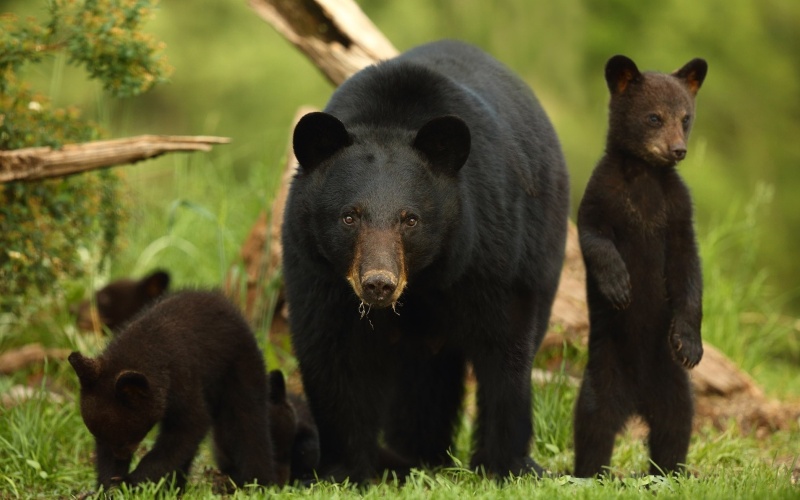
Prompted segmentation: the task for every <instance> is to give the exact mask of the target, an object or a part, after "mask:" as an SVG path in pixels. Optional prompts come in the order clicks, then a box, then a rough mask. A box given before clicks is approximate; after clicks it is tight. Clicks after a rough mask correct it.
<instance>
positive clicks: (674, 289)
mask: <svg viewBox="0 0 800 500" xmlns="http://www.w3.org/2000/svg"><path fill="white" fill-rule="evenodd" d="M706 71H707V65H706V62H705V61H704V60H702V59H694V60H692V61H690V62H689V63H687V64H686V65H685V66H683V67H682V68H681V69H679V70H677V71H676V72H674V73H672V74H664V73H655V72H645V73H641V72H639V70H638V68H637V67H636V65H635V64H634V62H633V61H631V60H630V59H628V58H627V57H624V56H615V57H612V58H611V59H610V60H609V61H608V63H607V65H606V82H607V84H608V88H609V90H610V91H611V101H610V105H609V129H608V138H607V143H606V152H605V155H604V156H603V158H602V159H601V160H600V162H599V164H598V165H597V167H596V168H595V170H594V173H593V174H592V177H591V179H590V180H589V184H588V186H587V187H586V192H585V194H584V196H583V199H582V201H581V205H580V209H579V211H578V230H579V234H580V243H581V250H582V252H583V258H584V262H585V264H586V271H587V280H586V290H587V299H588V302H589V316H590V323H591V331H590V336H589V362H588V365H587V367H586V372H585V375H584V379H583V383H582V385H581V390H580V395H579V397H578V402H577V404H576V408H575V475H576V476H580V477H587V476H593V475H595V474H600V473H602V472H603V469H604V467H606V466H608V465H609V463H610V460H611V453H612V451H613V446H614V438H615V435H616V434H617V432H618V431H619V430H620V429H621V428H622V427H623V425H624V424H625V422H626V421H627V419H628V417H630V416H631V415H634V414H638V415H640V416H641V417H642V418H643V419H644V420H645V421H646V422H647V424H648V425H649V427H650V435H649V438H648V445H649V449H650V458H651V461H652V465H651V467H650V473H651V474H658V473H662V472H669V471H676V470H679V469H680V468H681V466H682V464H683V463H685V460H686V453H687V449H688V446H689V438H690V434H691V427H692V415H693V405H692V394H691V386H690V383H689V378H688V375H687V372H686V369H687V368H692V367H693V366H695V365H696V364H697V363H698V362H699V361H700V358H701V357H702V354H703V345H702V341H701V338H700V323H701V319H702V276H701V271H700V260H699V257H698V252H697V245H696V242H695V236H694V229H693V223H692V202H691V198H690V195H689V191H688V189H687V188H686V186H685V185H684V183H683V182H682V180H681V178H680V177H679V176H678V173H677V170H676V165H677V163H678V162H679V161H681V160H682V159H683V158H684V157H685V156H686V149H687V148H686V141H687V139H688V136H689V131H690V129H691V126H692V122H693V121H694V110H695V95H696V94H697V91H698V90H699V88H700V86H701V85H702V83H703V80H704V78H705V75H706Z"/></svg>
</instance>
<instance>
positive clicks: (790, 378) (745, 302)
mask: <svg viewBox="0 0 800 500" xmlns="http://www.w3.org/2000/svg"><path fill="white" fill-rule="evenodd" d="M773 197H774V189H773V188H772V187H770V186H767V185H765V184H759V185H758V186H757V187H756V189H755V192H754V194H753V196H752V198H751V199H750V200H749V201H748V202H747V203H746V204H744V205H743V206H742V204H741V203H738V202H735V201H734V202H733V203H731V205H730V207H729V208H728V210H727V211H726V212H725V213H724V214H722V215H721V216H720V217H717V218H716V220H714V221H713V222H712V223H710V224H709V228H708V229H706V230H705V231H704V232H705V233H706V236H705V237H704V238H703V240H702V241H701V245H700V249H701V257H702V261H703V270H704V273H703V274H704V282H705V287H706V292H705V294H704V304H703V309H704V320H703V338H704V339H705V340H706V341H708V342H710V343H711V344H713V345H714V346H716V347H718V348H720V349H721V350H722V351H723V352H725V354H727V355H728V356H730V357H731V358H732V359H733V360H734V361H735V362H736V363H737V365H739V366H741V367H742V368H743V369H744V370H745V371H747V372H748V373H751V374H753V375H755V376H756V378H757V379H760V378H761V377H762V376H764V377H766V380H760V381H761V382H762V383H766V385H767V386H768V387H770V389H771V390H773V391H775V392H777V393H778V394H786V393H789V394H794V395H797V394H798V391H797V388H798V387H799V386H798V383H800V373H798V372H797V370H796V367H797V366H798V363H800V328H798V326H800V324H798V323H797V322H796V321H795V320H794V319H792V318H787V317H785V316H784V315H783V314H782V312H781V311H782V310H783V309H784V308H785V302H786V301H787V300H788V299H789V298H790V297H788V296H786V295H784V296H776V295H775V292H774V290H773V289H772V287H770V286H769V281H768V278H769V270H768V268H766V267H764V266H763V265H762V264H760V261H759V259H758V256H759V253H760V250H761V249H760V245H761V242H762V241H763V239H764V231H765V228H764V220H765V219H768V217H769V209H770V208H772V206H773ZM775 373H780V375H779V376H775V375H773V374H775Z"/></svg>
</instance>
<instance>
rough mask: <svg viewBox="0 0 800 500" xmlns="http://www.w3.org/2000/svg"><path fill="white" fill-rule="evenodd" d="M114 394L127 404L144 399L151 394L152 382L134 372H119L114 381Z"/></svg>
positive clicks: (141, 374)
mask: <svg viewBox="0 0 800 500" xmlns="http://www.w3.org/2000/svg"><path fill="white" fill-rule="evenodd" d="M114 393H115V394H116V396H117V397H118V398H119V399H120V400H122V401H123V402H125V403H127V404H133V403H135V402H136V401H139V400H141V399H144V398H146V397H147V396H148V394H149V393H150V381H149V380H148V379H147V375H145V374H144V373H141V372H137V371H134V370H123V371H121V372H119V374H118V375H117V378H116V380H115V381H114Z"/></svg>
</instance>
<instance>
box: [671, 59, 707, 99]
mask: <svg viewBox="0 0 800 500" xmlns="http://www.w3.org/2000/svg"><path fill="white" fill-rule="evenodd" d="M707 72H708V63H706V60H705V59H700V58H699V57H697V58H694V59H692V60H691V61H689V62H688V63H686V64H685V65H684V66H683V67H682V68H681V69H679V70H676V71H675V72H674V73H672V76H675V77H677V78H680V79H681V80H683V81H684V82H685V83H686V86H687V87H689V92H691V93H692V95H696V94H697V91H698V90H700V86H701V85H703V80H705V79H706V73H707Z"/></svg>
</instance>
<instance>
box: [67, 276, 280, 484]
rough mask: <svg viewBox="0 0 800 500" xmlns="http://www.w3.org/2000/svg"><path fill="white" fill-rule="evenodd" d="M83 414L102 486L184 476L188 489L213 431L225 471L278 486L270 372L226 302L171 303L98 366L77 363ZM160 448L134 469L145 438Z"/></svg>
mask: <svg viewBox="0 0 800 500" xmlns="http://www.w3.org/2000/svg"><path fill="white" fill-rule="evenodd" d="M69 362H70V364H72V366H73V368H74V369H75V372H76V373H77V374H78V378H79V380H80V384H81V415H82V416H83V420H84V422H85V423H86V427H88V428H89V430H90V431H91V433H92V434H93V435H94V437H95V444H96V466H97V482H98V485H100V486H103V487H105V488H109V487H111V486H113V485H115V484H119V483H127V484H130V485H136V484H138V483H141V482H144V481H158V480H159V479H161V478H165V477H166V478H170V477H171V476H172V474H173V473H174V474H175V475H176V478H175V480H176V484H177V486H179V487H181V486H183V485H184V484H185V482H186V475H187V474H188V472H189V468H190V466H191V464H192V461H193V459H194V456H195V453H196V452H197V448H198V446H199V445H200V442H201V441H202V440H203V437H204V436H205V435H206V433H207V432H208V429H209V427H212V428H213V432H214V444H215V455H216V459H217V464H218V465H219V468H220V470H221V471H222V472H223V473H225V474H228V475H229V476H230V477H231V479H232V480H233V482H234V483H235V484H237V485H242V484H245V483H250V482H254V481H258V483H259V484H262V485H264V484H274V483H275V482H276V481H275V471H274V465H273V460H272V443H271V439H270V434H269V417H268V411H269V410H268V404H269V401H268V392H269V388H268V385H267V374H266V371H265V369H264V360H263V357H262V355H261V351H260V349H259V347H258V345H257V343H256V339H255V337H254V336H253V334H252V332H251V331H250V328H249V327H248V325H247V322H246V321H245V320H244V318H243V317H242V315H241V313H240V312H239V310H238V309H237V308H236V307H235V306H234V305H233V304H231V303H230V302H229V301H228V300H227V299H226V298H225V297H224V296H223V295H222V294H220V293H214V292H202V291H184V292H179V293H176V294H173V295H170V296H169V297H167V298H166V299H164V300H162V301H161V302H159V303H157V304H155V305H153V306H152V307H151V308H149V309H148V310H147V311H146V312H145V313H143V314H142V315H140V316H138V317H137V318H136V319H135V320H134V321H133V322H132V323H131V324H130V325H129V326H127V327H126V328H125V329H124V330H123V331H122V332H120V333H119V334H118V335H117V336H115V337H114V338H113V339H112V340H111V342H110V343H109V345H108V347H107V348H106V350H105V351H104V352H103V353H102V354H101V355H100V356H99V357H98V358H88V357H84V356H83V355H81V354H80V353H78V352H74V353H72V354H71V355H70V356H69ZM156 424H160V427H159V434H158V438H157V439H156V442H155V445H154V446H153V448H152V449H151V450H150V451H149V452H148V453H147V454H146V455H145V456H144V457H143V458H142V459H141V460H140V461H139V463H138V465H137V466H136V469H135V470H134V471H133V472H130V473H129V471H128V469H129V467H130V464H131V460H132V458H133V454H134V452H135V451H136V448H137V447H138V445H139V443H140V442H141V441H142V439H144V437H145V435H147V433H148V432H149V431H150V429H152V428H153V427H154V426H155V425H156Z"/></svg>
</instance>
